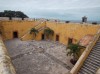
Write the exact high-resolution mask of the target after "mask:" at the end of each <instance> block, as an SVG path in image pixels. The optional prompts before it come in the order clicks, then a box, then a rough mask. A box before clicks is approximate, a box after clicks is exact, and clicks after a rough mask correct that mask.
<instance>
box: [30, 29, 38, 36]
mask: <svg viewBox="0 0 100 74" xmlns="http://www.w3.org/2000/svg"><path fill="white" fill-rule="evenodd" d="M38 33H39V31H38V30H37V29H35V28H31V30H30V34H33V35H34V37H36V35H37V34H38Z"/></svg>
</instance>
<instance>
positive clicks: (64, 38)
mask: <svg viewBox="0 0 100 74" xmlns="http://www.w3.org/2000/svg"><path fill="white" fill-rule="evenodd" d="M47 27H50V28H51V29H53V30H54V32H55V35H56V34H58V35H59V36H60V39H59V40H60V43H64V44H66V43H67V42H68V38H73V40H74V42H77V41H79V40H80V39H81V38H82V37H83V36H85V35H87V34H92V35H94V34H96V32H97V31H98V29H100V25H90V24H77V23H55V22H47ZM55 35H54V40H55Z"/></svg>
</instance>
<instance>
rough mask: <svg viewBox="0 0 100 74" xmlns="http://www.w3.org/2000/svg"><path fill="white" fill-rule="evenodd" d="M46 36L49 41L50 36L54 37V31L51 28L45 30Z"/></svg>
mask: <svg viewBox="0 0 100 74" xmlns="http://www.w3.org/2000/svg"><path fill="white" fill-rule="evenodd" d="M44 34H45V36H46V37H47V39H49V38H50V36H53V35H54V31H53V30H52V29H50V28H47V29H45V30H44Z"/></svg>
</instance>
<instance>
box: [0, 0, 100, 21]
mask: <svg viewBox="0 0 100 74" xmlns="http://www.w3.org/2000/svg"><path fill="white" fill-rule="evenodd" d="M4 10H15V11H23V12H24V13H25V14H27V15H28V16H29V17H30V18H54V19H62V20H81V17H82V16H87V17H88V20H94V21H100V0H0V11H4Z"/></svg>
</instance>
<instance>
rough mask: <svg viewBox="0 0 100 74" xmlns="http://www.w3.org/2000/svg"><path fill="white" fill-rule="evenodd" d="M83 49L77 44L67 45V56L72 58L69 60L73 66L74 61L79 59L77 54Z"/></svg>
mask: <svg viewBox="0 0 100 74" xmlns="http://www.w3.org/2000/svg"><path fill="white" fill-rule="evenodd" d="M83 48H85V47H84V46H80V45H79V44H73V43H72V44H69V45H68V47H67V49H69V50H70V51H69V52H68V53H67V56H68V55H70V56H73V59H71V60H70V61H71V63H72V64H75V63H76V61H77V60H78V58H79V52H80V50H81V49H83Z"/></svg>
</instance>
